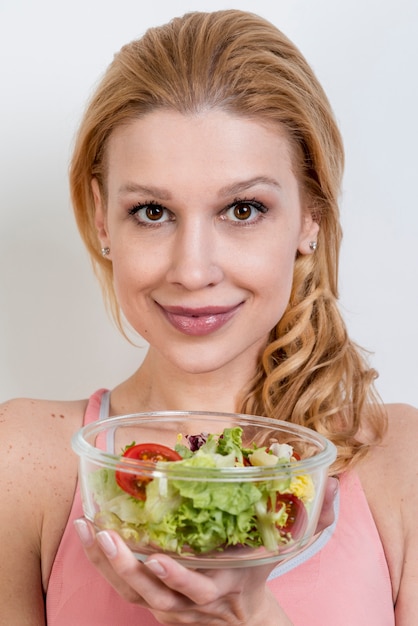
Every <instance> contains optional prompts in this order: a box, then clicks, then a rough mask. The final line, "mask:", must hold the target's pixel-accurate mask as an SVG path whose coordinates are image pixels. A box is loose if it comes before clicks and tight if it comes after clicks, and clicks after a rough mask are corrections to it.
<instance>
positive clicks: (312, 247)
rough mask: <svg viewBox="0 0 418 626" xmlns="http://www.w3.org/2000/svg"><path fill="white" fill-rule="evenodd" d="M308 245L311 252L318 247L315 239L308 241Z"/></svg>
mask: <svg viewBox="0 0 418 626" xmlns="http://www.w3.org/2000/svg"><path fill="white" fill-rule="evenodd" d="M309 247H310V249H311V250H312V251H313V252H315V250H316V249H317V247H318V244H317V242H316V241H310V242H309Z"/></svg>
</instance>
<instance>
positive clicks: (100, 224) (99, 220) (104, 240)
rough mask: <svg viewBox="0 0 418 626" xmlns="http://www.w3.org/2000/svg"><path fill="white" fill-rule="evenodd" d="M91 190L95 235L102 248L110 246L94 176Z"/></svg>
mask: <svg viewBox="0 0 418 626" xmlns="http://www.w3.org/2000/svg"><path fill="white" fill-rule="evenodd" d="M91 190H92V192H93V199H94V208H95V212H94V224H95V226H96V230H97V236H98V237H99V240H100V243H101V246H102V248H110V237H109V232H108V228H107V212H106V209H105V207H104V203H103V198H102V193H101V191H100V187H99V183H98V182H97V179H96V178H93V179H92V181H91ZM108 258H109V256H108Z"/></svg>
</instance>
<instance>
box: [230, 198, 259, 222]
mask: <svg viewBox="0 0 418 626" xmlns="http://www.w3.org/2000/svg"><path fill="white" fill-rule="evenodd" d="M253 209H254V207H252V206H251V204H248V203H246V202H240V203H239V204H236V205H235V206H234V208H233V214H234V217H235V218H236V219H237V220H248V219H249V218H250V217H251V216H252V214H253Z"/></svg>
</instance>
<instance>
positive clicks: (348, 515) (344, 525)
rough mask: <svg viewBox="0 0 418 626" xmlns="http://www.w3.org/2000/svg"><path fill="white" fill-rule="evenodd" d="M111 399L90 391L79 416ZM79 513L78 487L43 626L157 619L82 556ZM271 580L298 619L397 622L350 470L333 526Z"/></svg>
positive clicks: (92, 415)
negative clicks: (130, 601)
mask: <svg viewBox="0 0 418 626" xmlns="http://www.w3.org/2000/svg"><path fill="white" fill-rule="evenodd" d="M108 400H109V394H108V393H107V392H106V390H103V389H102V390H99V391H98V392H96V393H95V394H93V396H92V397H91V398H90V401H89V404H88V407H87V410H86V415H85V420H84V423H85V424H87V423H90V422H92V421H95V420H97V419H99V418H105V417H107V415H108ZM82 515H83V511H82V505H81V498H80V493H79V490H78V488H77V489H76V493H75V497H74V502H73V505H72V509H71V512H70V516H69V519H68V522H67V525H66V528H65V530H64V534H63V537H62V540H61V543H60V545H59V548H58V551H57V555H56V557H55V561H54V565H53V568H52V572H51V577H50V580H49V585H48V590H47V596H46V612H47V624H48V626H126V625H130V624H138V625H141V626H156V625H158V624H159V622H157V620H156V619H155V618H154V617H153V615H152V614H151V613H150V612H149V611H148V610H147V609H143V608H141V607H137V606H135V605H131V604H128V603H127V602H125V601H124V600H123V599H122V598H121V597H120V596H119V595H118V594H117V593H116V591H114V590H113V588H112V587H111V586H110V585H109V584H108V583H107V582H106V581H105V580H104V579H103V578H102V577H101V575H100V574H99V573H98V572H97V571H96V569H95V568H94V567H93V566H92V565H91V564H90V562H89V561H88V560H87V559H86V557H85V555H84V552H83V549H82V547H81V544H80V541H79V539H78V537H77V535H76V532H75V530H74V528H73V523H72V522H73V520H75V519H76V518H78V517H82ZM268 585H269V587H270V589H271V590H272V592H273V593H274V595H275V596H276V598H277V600H278V602H279V603H280V605H281V606H282V607H283V609H284V610H285V611H286V613H287V615H288V616H289V618H290V619H291V620H292V621H293V623H294V625H295V626H307V625H308V624H309V626H337V625H338V626H394V625H395V618H394V609H393V602H392V590H391V582H390V577H389V571H388V567H387V563H386V559H385V555H384V552H383V547H382V544H381V541H380V538H379V535H378V532H377V529H376V526H375V523H374V521H373V518H372V515H371V512H370V509H369V507H368V504H367V501H366V498H365V495H364V492H363V489H362V487H361V484H360V481H359V479H358V477H357V474H356V473H355V472H350V473H346V474H344V475H343V476H341V479H340V491H339V497H338V501H337V503H336V521H335V522H334V524H333V526H332V527H330V528H328V529H326V530H325V531H324V532H323V533H322V535H321V536H320V538H319V540H317V541H316V542H315V543H314V544H312V545H311V546H310V547H308V548H307V549H305V550H304V551H303V552H301V553H300V554H299V555H297V556H296V557H294V558H293V559H290V560H289V561H286V562H285V563H282V564H279V565H278V566H277V567H276V568H275V570H273V572H272V573H271V575H270V578H269V581H268ZM250 621H251V620H249V622H248V623H249V624H250Z"/></svg>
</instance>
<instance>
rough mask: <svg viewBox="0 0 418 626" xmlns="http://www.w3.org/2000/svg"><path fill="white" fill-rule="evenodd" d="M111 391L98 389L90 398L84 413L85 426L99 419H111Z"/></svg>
mask: <svg viewBox="0 0 418 626" xmlns="http://www.w3.org/2000/svg"><path fill="white" fill-rule="evenodd" d="M109 402H110V391H109V390H108V389H98V390H97V391H95V392H94V393H93V394H92V395H91V396H90V398H89V401H88V403H87V408H86V411H85V413H84V426H87V424H91V423H92V422H96V421H97V420H99V419H105V418H106V417H109Z"/></svg>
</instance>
